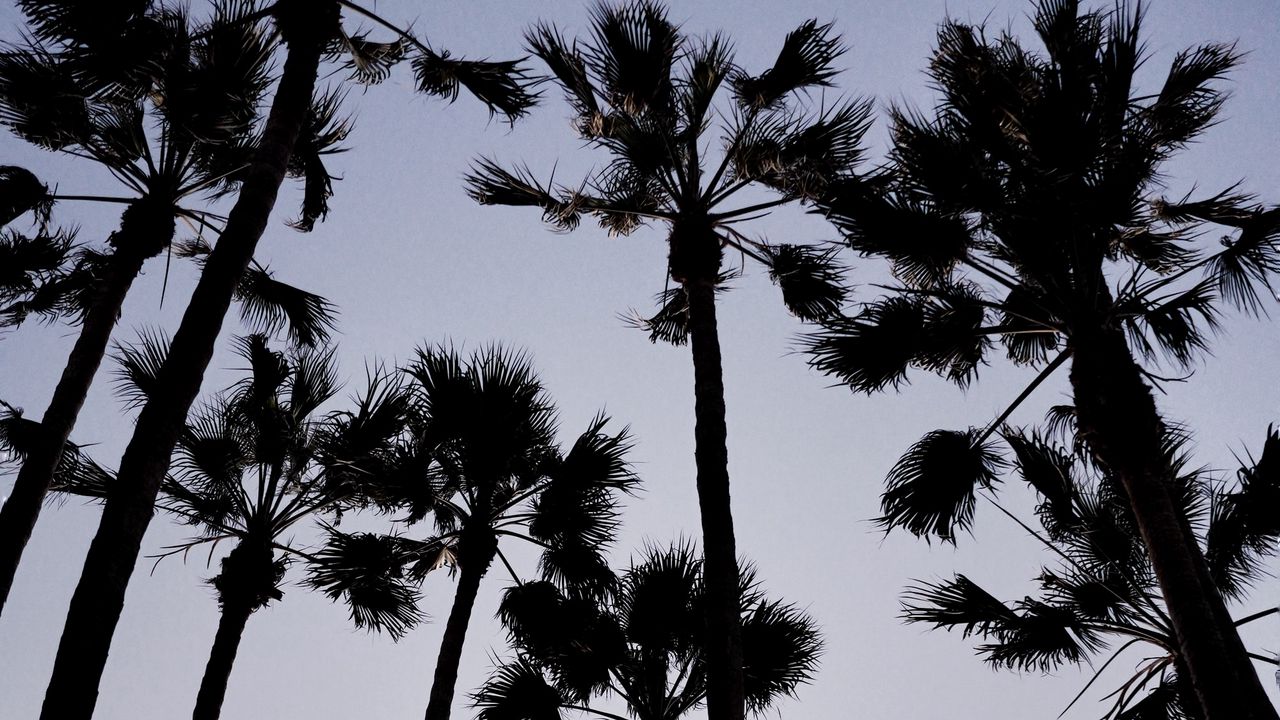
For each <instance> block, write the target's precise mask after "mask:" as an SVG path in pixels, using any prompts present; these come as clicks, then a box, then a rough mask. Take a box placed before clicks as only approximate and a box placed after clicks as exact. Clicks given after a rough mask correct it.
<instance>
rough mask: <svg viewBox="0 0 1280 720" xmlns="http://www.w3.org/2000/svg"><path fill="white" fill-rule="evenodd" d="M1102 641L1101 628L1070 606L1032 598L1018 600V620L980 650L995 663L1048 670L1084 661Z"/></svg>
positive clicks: (1016, 668) (1022, 669) (1022, 668)
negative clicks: (1099, 633)
mask: <svg viewBox="0 0 1280 720" xmlns="http://www.w3.org/2000/svg"><path fill="white" fill-rule="evenodd" d="M1102 644H1103V643H1102V640H1101V638H1100V637H1099V635H1098V633H1097V631H1096V630H1093V629H1092V628H1090V627H1089V626H1088V625H1086V624H1085V623H1083V622H1081V621H1080V619H1079V618H1077V617H1076V616H1075V615H1074V614H1073V613H1072V612H1071V611H1070V609H1068V608H1065V607H1058V606H1054V605H1048V604H1045V603H1042V602H1039V601H1037V600H1032V599H1030V598H1028V599H1025V600H1020V601H1019V602H1018V616H1017V620H1016V621H1015V622H1014V623H1011V624H1010V625H1009V626H1007V627H1005V628H1003V629H1001V631H999V632H998V633H997V635H996V640H995V642H991V643H987V644H984V645H980V646H979V647H978V651H979V652H980V653H983V654H985V655H986V659H987V662H989V663H991V664H992V665H996V666H1003V667H1007V668H1010V669H1015V670H1021V671H1030V670H1035V671H1039V672H1047V671H1048V670H1050V669H1052V668H1056V667H1058V666H1060V665H1062V664H1064V663H1074V664H1079V663H1081V662H1083V661H1084V660H1085V658H1087V657H1088V655H1089V653H1091V652H1094V651H1096V650H1098V649H1100V648H1101V647H1102Z"/></svg>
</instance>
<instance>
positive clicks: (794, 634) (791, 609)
mask: <svg viewBox="0 0 1280 720" xmlns="http://www.w3.org/2000/svg"><path fill="white" fill-rule="evenodd" d="M822 646H823V643H822V635H821V633H820V632H819V630H818V625H817V623H816V622H815V621H814V620H813V618H811V617H809V616H808V615H807V614H805V613H804V612H803V611H801V610H800V609H799V608H797V607H795V606H794V605H790V604H787V603H784V602H782V601H778V600H772V601H764V602H761V603H759V604H757V605H756V606H755V607H752V608H751V609H750V610H749V611H748V613H747V615H746V617H744V618H743V619H742V675H743V684H744V692H745V694H746V701H747V708H748V709H749V710H750V711H751V712H753V713H763V712H764V711H765V710H766V709H768V708H769V707H770V706H771V705H773V703H775V702H776V701H777V700H778V699H780V698H781V697H783V696H790V697H795V692H796V688H797V687H799V686H800V685H802V684H807V683H808V682H809V681H810V680H812V679H813V674H814V673H815V672H817V670H818V658H819V657H820V656H821V655H822Z"/></svg>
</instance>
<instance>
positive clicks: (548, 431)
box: [311, 348, 638, 720]
mask: <svg viewBox="0 0 1280 720" xmlns="http://www.w3.org/2000/svg"><path fill="white" fill-rule="evenodd" d="M406 372H407V373H408V375H409V376H410V377H411V378H412V380H413V384H412V389H413V390H414V392H415V394H416V396H417V401H416V408H417V409H416V411H415V413H414V414H413V415H412V416H411V418H410V423H409V425H410V430H409V434H408V436H407V437H406V438H405V442H404V445H403V446H402V448H401V450H400V451H399V452H398V453H397V454H395V455H394V456H393V457H392V458H391V462H390V463H389V464H388V465H387V467H385V468H384V470H383V471H382V472H371V473H370V474H369V475H367V483H366V484H367V493H368V496H369V499H370V502H372V503H374V504H375V505H379V506H381V507H383V508H384V509H386V510H388V511H395V512H403V513H407V516H406V520H405V522H407V523H408V524H410V525H412V524H413V523H416V522H418V521H420V520H423V519H425V518H427V517H428V516H430V517H432V518H433V519H434V521H435V534H434V535H433V536H431V537H429V538H427V539H425V540H412V539H409V538H407V537H404V536H403V535H401V534H395V535H382V536H378V535H371V534H359V535H347V534H343V533H340V532H337V531H334V532H333V533H332V538H331V542H330V544H329V546H328V547H327V548H326V549H325V550H323V551H321V552H320V553H318V554H317V558H316V564H315V566H314V569H313V572H312V576H311V582H312V583H313V584H314V585H316V586H317V587H320V588H324V589H325V590H326V591H327V592H328V593H329V594H330V596H332V597H333V598H335V599H337V598H339V597H344V596H345V598H346V600H347V602H348V603H349V604H350V605H351V608H352V618H353V619H354V620H355V621H356V624H357V625H369V626H373V627H376V628H382V629H387V630H389V631H390V632H392V633H393V634H395V635H399V634H401V633H403V632H404V631H405V630H407V629H408V626H409V625H410V624H412V622H415V621H416V620H417V619H418V618H419V613H418V611H417V608H416V601H417V596H418V591H417V590H416V588H414V587H413V585H414V584H415V583H420V582H421V581H422V579H423V578H424V577H425V576H426V575H427V573H429V572H431V571H432V570H435V569H438V568H441V567H449V568H450V571H451V572H455V571H456V573H457V576H458V587H457V589H456V590H455V591H454V597H453V607H452V609H451V610H450V612H449V619H448V622H447V623H446V625H445V629H444V636H443V638H442V639H441V642H440V653H439V657H438V658H437V660H436V667H435V677H434V679H433V681H432V684H431V697H430V700H429V701H428V704H427V711H426V717H427V718H428V720H447V719H448V717H449V715H450V711H451V709H452V704H453V696H454V687H455V685H456V684H457V677H458V665H459V663H460V661H461V659H462V649H463V644H464V641H465V640H466V633H467V626H468V625H469V623H470V620H471V612H472V609H473V608H474V606H475V601H476V595H477V593H478V592H479V589H480V583H481V581H482V580H483V579H484V577H485V574H486V573H487V572H488V570H489V566H490V565H491V564H492V563H493V561H494V559H495V558H496V559H499V560H500V561H501V562H502V563H503V564H504V565H505V566H506V567H507V569H508V570H509V571H510V572H511V573H512V576H513V578H514V577H515V570H514V568H513V567H512V565H511V563H510V562H509V561H508V560H507V558H506V556H505V555H504V554H503V552H502V550H501V548H500V541H501V540H503V539H504V538H513V539H518V540H523V541H526V542H530V543H533V544H534V545H536V546H537V547H539V548H541V550H542V554H541V560H540V563H539V566H540V570H541V573H542V575H543V577H544V578H547V579H554V580H556V581H557V582H560V583H563V584H565V585H566V586H569V587H573V588H575V589H577V590H578V591H579V592H582V593H584V594H598V593H601V592H603V591H604V590H605V587H606V585H607V583H608V581H609V580H610V579H611V578H612V574H611V573H610V571H609V568H608V565H607V563H606V561H605V558H604V556H603V552H604V551H605V550H606V549H607V548H608V546H609V544H610V543H612V542H613V539H614V535H615V531H616V527H617V524H618V521H617V511H616V505H617V495H618V493H619V492H630V491H631V490H632V489H633V488H634V487H635V486H636V484H637V482H638V480H637V478H636V477H635V475H634V474H633V473H632V472H631V470H630V468H629V467H628V465H627V463H626V461H625V459H624V456H625V454H626V451H627V449H628V448H629V443H628V440H627V434H626V431H625V430H624V431H623V432H621V433H619V434H617V435H607V434H605V432H604V427H605V424H606V423H607V420H606V418H604V417H603V416H598V417H597V418H596V419H595V420H593V421H592V422H591V425H590V426H589V427H588V428H587V430H586V432H584V433H583V434H582V435H580V436H579V437H578V439H577V440H576V441H575V442H574V444H573V447H572V448H570V450H569V452H568V453H564V452H562V451H561V449H560V448H559V447H558V445H557V444H556V442H555V433H556V420H555V408H554V407H553V406H552V405H551V402H550V400H549V399H548V398H547V397H546V394H545V392H544V391H543V389H542V385H541V383H540V382H539V381H538V379H537V377H536V376H535V375H534V372H533V369H532V368H531V367H530V365H529V363H528V361H527V359H525V358H524V357H523V356H521V355H513V354H511V353H507V352H504V351H502V350H501V349H500V348H490V349H488V350H485V351H482V352H479V353H477V354H475V355H473V356H472V357H471V358H470V359H469V360H467V361H465V362H464V361H463V360H462V359H461V358H460V357H459V356H458V355H457V353H456V352H455V351H453V350H448V349H444V348H434V349H430V350H423V351H420V352H419V354H418V358H417V360H416V361H415V362H414V363H413V364H412V365H411V366H410V367H409V368H407V370H406ZM388 578H390V579H391V581H398V582H392V584H393V585H394V584H398V585H399V586H400V587H401V588H402V589H401V590H400V591H398V592H392V591H390V588H389V587H388V582H389V580H388ZM370 588H373V589H374V590H375V592H372V593H371V595H370V596H366V593H367V592H368V591H369V589H370ZM388 600H391V601H392V602H390V603H388Z"/></svg>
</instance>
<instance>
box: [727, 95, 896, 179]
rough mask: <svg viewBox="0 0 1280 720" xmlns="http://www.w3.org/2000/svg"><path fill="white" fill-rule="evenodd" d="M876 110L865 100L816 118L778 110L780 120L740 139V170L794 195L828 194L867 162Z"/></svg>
mask: <svg viewBox="0 0 1280 720" xmlns="http://www.w3.org/2000/svg"><path fill="white" fill-rule="evenodd" d="M871 113H872V105H871V103H870V102H869V101H865V100H850V101H846V102H843V103H841V104H840V105H838V106H836V107H835V108H833V109H829V110H826V111H824V112H822V113H821V114H820V115H818V116H817V117H816V118H813V119H811V120H799V119H796V118H792V117H790V116H789V115H788V114H786V113H775V119H773V120H772V121H769V120H766V121H764V122H760V123H756V124H755V125H754V126H752V128H751V129H750V130H749V131H748V132H747V136H746V137H745V138H744V139H743V140H741V141H740V142H738V143H737V144H736V146H735V147H736V150H735V155H734V163H733V167H734V172H735V174H736V175H737V176H738V177H739V178H741V179H753V180H757V181H759V182H762V183H764V184H765V185H768V186H769V187H771V188H773V189H775V190H777V191H778V192H780V193H782V194H783V195H784V196H785V197H788V198H793V199H798V200H810V201H814V200H818V199H820V198H823V197H825V196H826V195H827V190H828V188H829V187H831V186H832V185H833V184H836V183H837V182H839V181H840V180H843V179H845V178H847V177H850V176H852V174H853V170H854V168H855V167H856V166H857V165H858V164H859V163H861V162H862V159H863V156H864V154H865V152H866V151H865V148H863V146H862V138H863V136H864V135H866V133H867V130H868V129H870V127H871Z"/></svg>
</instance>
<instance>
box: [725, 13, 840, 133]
mask: <svg viewBox="0 0 1280 720" xmlns="http://www.w3.org/2000/svg"><path fill="white" fill-rule="evenodd" d="M844 53H845V47H844V45H843V44H842V43H841V40H840V36H839V35H836V34H835V32H834V30H833V28H832V25H831V24H830V23H825V24H821V25H820V24H818V21H817V20H806V21H805V22H804V23H803V24H801V25H800V27H798V28H796V29H795V30H792V31H791V32H789V33H787V37H786V39H785V40H783V41H782V49H781V50H780V51H779V52H778V57H777V58H776V59H775V60H774V61H773V66H772V67H770V68H769V69H768V70H765V71H764V72H763V73H761V74H760V75H759V76H758V77H752V76H750V75H747V74H745V73H740V74H738V75H737V76H735V77H734V78H733V88H734V95H735V97H736V98H737V101H738V104H739V105H741V106H742V107H743V108H744V109H747V110H752V111H758V110H763V109H766V108H771V107H775V106H777V105H778V104H779V103H780V102H781V101H782V99H783V98H784V97H786V96H787V95H789V94H790V93H793V92H796V91H799V90H805V89H808V88H815V87H830V86H831V79H832V78H833V77H835V76H836V73H837V72H839V71H838V70H837V69H836V68H835V61H836V60H838V59H839V58H840V56H842V55H844Z"/></svg>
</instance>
